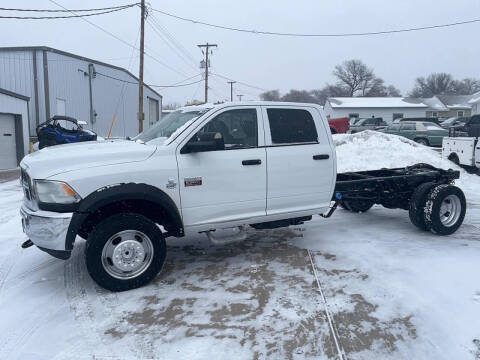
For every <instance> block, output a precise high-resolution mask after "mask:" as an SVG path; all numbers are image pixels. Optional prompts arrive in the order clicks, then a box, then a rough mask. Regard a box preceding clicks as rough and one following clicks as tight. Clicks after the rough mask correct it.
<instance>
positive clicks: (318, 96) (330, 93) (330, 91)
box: [310, 84, 349, 105]
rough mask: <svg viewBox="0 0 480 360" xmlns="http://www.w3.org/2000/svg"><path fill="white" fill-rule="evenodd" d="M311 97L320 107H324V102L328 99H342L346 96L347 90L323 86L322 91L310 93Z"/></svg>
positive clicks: (333, 86) (317, 90)
mask: <svg viewBox="0 0 480 360" xmlns="http://www.w3.org/2000/svg"><path fill="white" fill-rule="evenodd" d="M310 93H311V95H312V96H313V97H314V98H315V100H316V101H315V102H316V103H317V104H320V105H325V102H326V101H327V99H328V98H329V97H339V96H340V97H343V96H348V95H349V93H348V89H347V88H345V87H343V86H339V85H330V84H327V85H325V87H324V88H322V89H316V90H312V91H310Z"/></svg>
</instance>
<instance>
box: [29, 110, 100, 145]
mask: <svg viewBox="0 0 480 360" xmlns="http://www.w3.org/2000/svg"><path fill="white" fill-rule="evenodd" d="M83 125H87V123H86V122H85V121H77V119H74V118H72V117H69V116H61V115H55V116H54V117H52V118H51V119H48V120H47V121H46V122H44V123H42V124H40V125H38V126H37V138H38V148H39V149H43V148H44V147H47V146H53V145H60V144H70V143H76V142H83V141H95V140H97V134H95V133H94V132H93V131H90V130H84V129H83Z"/></svg>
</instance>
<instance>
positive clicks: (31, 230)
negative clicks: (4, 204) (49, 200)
mask: <svg viewBox="0 0 480 360" xmlns="http://www.w3.org/2000/svg"><path fill="white" fill-rule="evenodd" d="M20 214H21V216H22V227H23V232H24V233H25V234H26V235H27V236H28V237H29V239H30V240H32V242H33V243H34V244H35V245H36V246H37V247H39V248H40V249H41V250H43V251H46V252H47V253H49V254H50V255H53V256H55V257H58V258H68V257H70V250H67V249H66V248H65V239H66V236H67V232H68V227H69V225H70V221H71V219H72V215H73V214H72V213H57V212H52V211H42V210H38V211H33V210H30V209H29V208H27V207H26V206H25V205H22V208H21V209H20ZM67 255H68V256H67Z"/></svg>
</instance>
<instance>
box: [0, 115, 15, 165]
mask: <svg viewBox="0 0 480 360" xmlns="http://www.w3.org/2000/svg"><path fill="white" fill-rule="evenodd" d="M16 167H17V148H16V144H15V118H14V117H13V115H6V114H0V170H4V169H13V168H16Z"/></svg>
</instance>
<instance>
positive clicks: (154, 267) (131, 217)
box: [85, 213, 167, 291]
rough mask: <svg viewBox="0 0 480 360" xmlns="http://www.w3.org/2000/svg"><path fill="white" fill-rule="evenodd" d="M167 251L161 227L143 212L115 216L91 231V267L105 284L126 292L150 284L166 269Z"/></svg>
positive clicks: (87, 252) (93, 274) (87, 255)
mask: <svg viewBox="0 0 480 360" xmlns="http://www.w3.org/2000/svg"><path fill="white" fill-rule="evenodd" d="M166 253H167V248H166V243H165V238H164V236H163V234H162V232H161V230H160V229H159V228H158V226H157V225H156V224H155V223H154V222H153V221H151V220H149V219H148V218H146V217H145V216H143V215H140V214H134V213H124V214H116V215H112V216H110V217H108V218H106V219H105V220H103V221H102V222H100V223H99V224H98V225H97V226H96V227H95V228H94V229H93V230H92V232H91V233H90V235H89V237H88V241H87V246H86V248H85V259H86V264H87V270H88V273H89V274H90V276H91V277H92V279H93V280H94V281H95V282H96V283H97V284H98V285H100V286H101V287H103V288H105V289H108V290H111V291H125V290H130V289H135V288H138V287H141V286H144V285H146V284H148V283H149V282H150V281H151V280H152V279H153V278H155V276H156V275H157V274H158V273H159V272H160V271H161V270H162V267H163V264H164V262H165V257H166Z"/></svg>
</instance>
